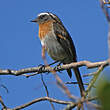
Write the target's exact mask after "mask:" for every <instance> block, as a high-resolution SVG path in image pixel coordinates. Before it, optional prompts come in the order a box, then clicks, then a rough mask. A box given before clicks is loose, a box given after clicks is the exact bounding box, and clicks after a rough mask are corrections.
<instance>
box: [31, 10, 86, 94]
mask: <svg viewBox="0 0 110 110" xmlns="http://www.w3.org/2000/svg"><path fill="white" fill-rule="evenodd" d="M31 22H35V23H37V24H38V25H39V32H38V34H39V38H40V41H41V45H42V57H43V58H44V57H45V52H47V53H48V55H49V56H50V57H51V58H52V59H53V60H54V61H59V62H61V63H63V64H69V63H72V62H77V55H76V49H75V45H74V42H73V40H72V38H71V36H70V34H69V32H68V31H67V30H66V28H65V27H64V25H63V23H62V21H61V20H60V18H59V17H58V16H57V15H56V14H53V13H51V12H42V13H39V14H38V15H37V17H36V18H35V19H34V20H31ZM73 71H74V73H75V76H76V79H77V82H78V85H79V88H80V93H81V96H83V95H84V91H85V88H84V84H83V81H82V77H81V75H80V71H79V68H78V67H75V68H73ZM67 73H68V75H69V77H70V78H71V77H72V71H71V69H67Z"/></svg>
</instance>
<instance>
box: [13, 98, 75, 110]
mask: <svg viewBox="0 0 110 110" xmlns="http://www.w3.org/2000/svg"><path fill="white" fill-rule="evenodd" d="M46 100H47V101H51V102H54V103H58V104H64V105H67V104H71V103H73V102H71V101H63V100H57V99H53V98H50V97H41V98H37V99H34V100H33V101H31V102H28V103H26V104H23V105H21V106H18V107H15V108H13V109H12V110H19V109H23V108H26V107H28V106H30V105H32V104H34V103H37V102H40V101H46Z"/></svg>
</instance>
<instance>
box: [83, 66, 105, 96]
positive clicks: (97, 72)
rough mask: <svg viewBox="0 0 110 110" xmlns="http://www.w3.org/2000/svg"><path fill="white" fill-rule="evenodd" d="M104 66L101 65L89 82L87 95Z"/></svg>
mask: <svg viewBox="0 0 110 110" xmlns="http://www.w3.org/2000/svg"><path fill="white" fill-rule="evenodd" d="M104 67H105V65H101V66H100V67H99V69H98V70H97V71H96V73H95V75H94V77H93V78H92V80H91V81H90V83H89V85H88V87H87V89H86V92H85V96H87V95H88V93H89V91H90V90H91V88H92V87H93V85H94V83H95V82H96V80H97V78H98V76H99V74H100V73H101V72H102V71H103V69H104Z"/></svg>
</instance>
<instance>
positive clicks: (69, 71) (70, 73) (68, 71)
mask: <svg viewBox="0 0 110 110" xmlns="http://www.w3.org/2000/svg"><path fill="white" fill-rule="evenodd" d="M67 73H68V75H69V77H70V78H71V77H72V72H71V69H67Z"/></svg>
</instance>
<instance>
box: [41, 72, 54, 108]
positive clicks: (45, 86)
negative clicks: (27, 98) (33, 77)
mask: <svg viewBox="0 0 110 110" xmlns="http://www.w3.org/2000/svg"><path fill="white" fill-rule="evenodd" d="M41 81H42V83H43V85H44V88H45V90H46V94H47V97H49V92H48V88H47V85H46V84H45V82H44V79H43V75H42V74H41ZM49 102H50V105H51V107H52V110H55V107H54V105H53V103H52V102H51V101H49Z"/></svg>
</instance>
